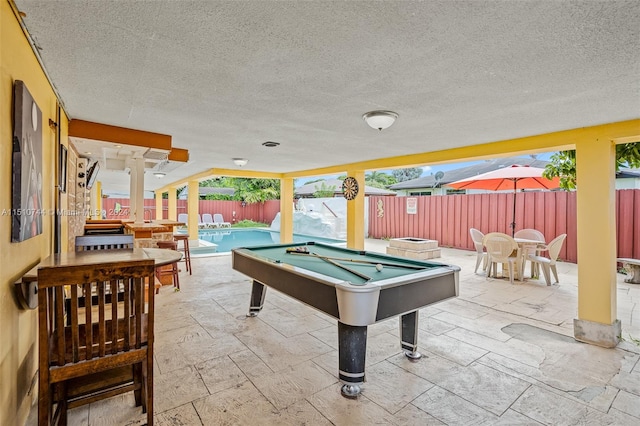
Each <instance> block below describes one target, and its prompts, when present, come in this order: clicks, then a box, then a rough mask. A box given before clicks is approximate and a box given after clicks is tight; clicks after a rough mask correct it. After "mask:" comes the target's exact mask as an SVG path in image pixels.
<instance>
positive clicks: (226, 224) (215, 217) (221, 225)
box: [213, 213, 231, 228]
mask: <svg viewBox="0 0 640 426" xmlns="http://www.w3.org/2000/svg"><path fill="white" fill-rule="evenodd" d="M213 223H216V224H217V225H218V228H230V227H231V223H229V222H225V221H224V217H223V216H222V215H221V214H220V213H214V214H213Z"/></svg>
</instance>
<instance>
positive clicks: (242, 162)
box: [233, 158, 249, 167]
mask: <svg viewBox="0 0 640 426" xmlns="http://www.w3.org/2000/svg"><path fill="white" fill-rule="evenodd" d="M248 162H249V160H247V159H246V158H233V163H234V164H235V165H236V166H238V167H242V166H246V165H247V163H248Z"/></svg>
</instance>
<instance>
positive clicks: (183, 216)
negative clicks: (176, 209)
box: [178, 213, 189, 226]
mask: <svg viewBox="0 0 640 426" xmlns="http://www.w3.org/2000/svg"><path fill="white" fill-rule="evenodd" d="M178 222H181V223H184V225H183V226H187V225H188V224H189V215H188V214H186V213H180V214H178Z"/></svg>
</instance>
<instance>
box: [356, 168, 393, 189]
mask: <svg viewBox="0 0 640 426" xmlns="http://www.w3.org/2000/svg"><path fill="white" fill-rule="evenodd" d="M397 182H398V181H397V179H396V178H395V177H394V176H391V175H388V174H386V173H382V172H377V171H374V172H371V173H367V174H366V175H365V176H364V183H365V185H368V186H373V187H375V188H383V189H384V188H386V187H388V186H389V185H393V184H394V183H397Z"/></svg>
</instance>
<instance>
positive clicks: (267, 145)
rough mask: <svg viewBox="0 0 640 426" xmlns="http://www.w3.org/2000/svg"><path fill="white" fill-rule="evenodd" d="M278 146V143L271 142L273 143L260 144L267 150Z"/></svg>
mask: <svg viewBox="0 0 640 426" xmlns="http://www.w3.org/2000/svg"><path fill="white" fill-rule="evenodd" d="M278 145H280V143H279V142H273V141H266V142H263V143H262V146H266V147H267V148H275V147H276V146H278Z"/></svg>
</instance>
